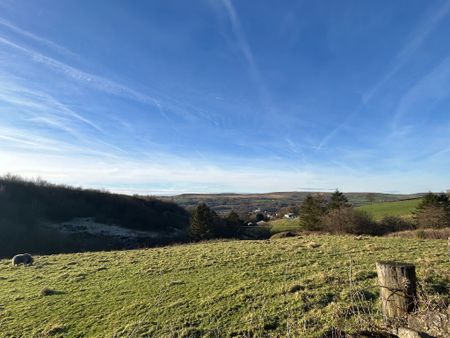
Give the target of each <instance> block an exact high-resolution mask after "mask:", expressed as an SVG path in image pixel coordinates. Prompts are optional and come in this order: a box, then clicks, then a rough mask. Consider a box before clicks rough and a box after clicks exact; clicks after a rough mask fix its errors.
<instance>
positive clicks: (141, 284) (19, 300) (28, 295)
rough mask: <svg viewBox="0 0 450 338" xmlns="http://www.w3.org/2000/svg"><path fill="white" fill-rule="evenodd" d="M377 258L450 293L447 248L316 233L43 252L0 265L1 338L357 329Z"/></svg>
mask: <svg viewBox="0 0 450 338" xmlns="http://www.w3.org/2000/svg"><path fill="white" fill-rule="evenodd" d="M377 260H399V261H407V262H411V263H415V264H416V266H417V273H418V277H419V278H420V281H421V282H422V284H423V285H424V286H425V287H426V288H427V289H434V290H441V292H442V288H444V294H445V295H447V297H448V282H449V278H450V276H449V273H450V266H449V263H448V253H447V243H446V241H439V240H428V241H423V240H416V239H399V238H364V239H359V240H358V239H357V238H355V237H350V236H326V235H323V236H308V237H307V236H305V237H294V238H287V239H278V240H270V241H269V240H263V241H219V242H208V243H200V244H191V245H180V246H172V247H165V248H154V249H146V250H132V251H113V252H97V253H81V254H64V255H52V256H38V257H36V262H35V265H34V266H31V267H23V266H19V267H13V266H11V264H10V261H9V260H0V290H1V292H0V336H1V337H19V336H20V337H43V336H44V337H46V336H67V337H86V336H88V337H138V336H139V337H141V336H146V337H198V336H206V337H216V336H220V337H222V336H238V337H239V336H240V337H243V336H248V335H250V336H274V337H275V336H276V337H279V336H287V335H288V334H289V335H290V336H296V337H297V336H299V337H318V336H320V335H321V333H323V332H324V331H325V330H326V329H328V328H330V327H340V328H343V329H346V330H349V331H354V330H356V329H361V328H364V327H367V326H368V325H369V324H371V323H372V324H373V323H374V322H377V321H379V320H380V313H379V307H380V304H379V301H378V289H377V287H376V286H375V284H376V273H375V261H377ZM350 266H351V267H352V270H351V271H352V274H351V275H350V274H349V272H350ZM350 280H352V291H350V288H349V285H350ZM445 288H447V289H445ZM442 297H446V296H442ZM358 312H359V315H357V313H358Z"/></svg>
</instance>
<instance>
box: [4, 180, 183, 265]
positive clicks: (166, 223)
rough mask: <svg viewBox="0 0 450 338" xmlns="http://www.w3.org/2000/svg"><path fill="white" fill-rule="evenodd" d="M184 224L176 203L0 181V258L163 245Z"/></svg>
mask: <svg viewBox="0 0 450 338" xmlns="http://www.w3.org/2000/svg"><path fill="white" fill-rule="evenodd" d="M188 224H189V214H188V212H187V211H186V210H185V209H183V208H182V207H180V206H178V205H176V204H175V203H171V202H167V201H161V200H158V199H155V198H144V197H137V196H127V195H119V194H112V193H108V192H106V191H96V190H86V189H81V188H73V187H68V186H59V185H53V184H49V183H47V182H43V181H39V180H38V181H25V180H22V179H20V178H18V177H13V176H6V177H0V232H1V236H0V257H2V256H3V257H5V256H11V255H13V254H15V253H17V252H23V251H29V252H31V253H58V252H76V251H86V250H105V249H113V248H116V249H118V248H129V247H139V246H148V245H157V244H165V243H169V242H174V241H176V240H180V239H181V238H182V237H183V236H184V233H185V229H186V227H187V226H188Z"/></svg>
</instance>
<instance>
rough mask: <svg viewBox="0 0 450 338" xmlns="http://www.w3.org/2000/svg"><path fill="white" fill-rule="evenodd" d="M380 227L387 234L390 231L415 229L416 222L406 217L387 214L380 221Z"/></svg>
mask: <svg viewBox="0 0 450 338" xmlns="http://www.w3.org/2000/svg"><path fill="white" fill-rule="evenodd" d="M379 227H380V231H381V232H382V233H383V234H387V233H390V232H397V231H406V230H413V229H415V224H414V222H412V221H411V220H409V219H406V218H402V217H397V216H386V217H384V218H383V219H382V220H381V221H380V223H379Z"/></svg>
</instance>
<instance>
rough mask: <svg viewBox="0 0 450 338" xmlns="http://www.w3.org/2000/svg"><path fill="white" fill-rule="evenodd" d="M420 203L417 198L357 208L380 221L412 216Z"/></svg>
mask: <svg viewBox="0 0 450 338" xmlns="http://www.w3.org/2000/svg"><path fill="white" fill-rule="evenodd" d="M419 203H420V198H417V199H410V200H404V201H396V202H384V203H375V204H367V205H363V206H360V207H357V209H358V210H363V211H366V212H367V213H369V214H370V215H371V216H372V217H373V218H374V219H375V220H380V219H382V218H383V217H386V216H402V217H406V216H410V215H411V213H412V212H413V211H414V209H415V208H416V207H417V205H418V204H419Z"/></svg>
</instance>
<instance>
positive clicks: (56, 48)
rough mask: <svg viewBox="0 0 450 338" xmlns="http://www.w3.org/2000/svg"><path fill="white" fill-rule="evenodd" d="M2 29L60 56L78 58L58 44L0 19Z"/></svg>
mask: <svg viewBox="0 0 450 338" xmlns="http://www.w3.org/2000/svg"><path fill="white" fill-rule="evenodd" d="M0 27H5V28H7V29H9V30H10V31H12V32H14V33H17V34H20V35H21V36H23V37H26V38H29V39H31V40H33V41H35V42H38V43H39V44H41V45H44V46H46V47H48V48H50V49H52V50H54V51H56V52H58V53H60V54H64V55H66V56H70V57H77V56H76V54H74V53H72V52H71V51H70V50H69V49H67V48H65V47H63V46H61V45H59V44H57V43H54V42H53V41H50V40H48V39H45V38H43V37H41V36H38V35H36V34H33V33H31V32H29V31H27V30H25V29H22V28H20V27H18V26H16V25H14V24H12V23H11V22H9V21H7V20H5V19H3V18H1V17H0Z"/></svg>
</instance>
